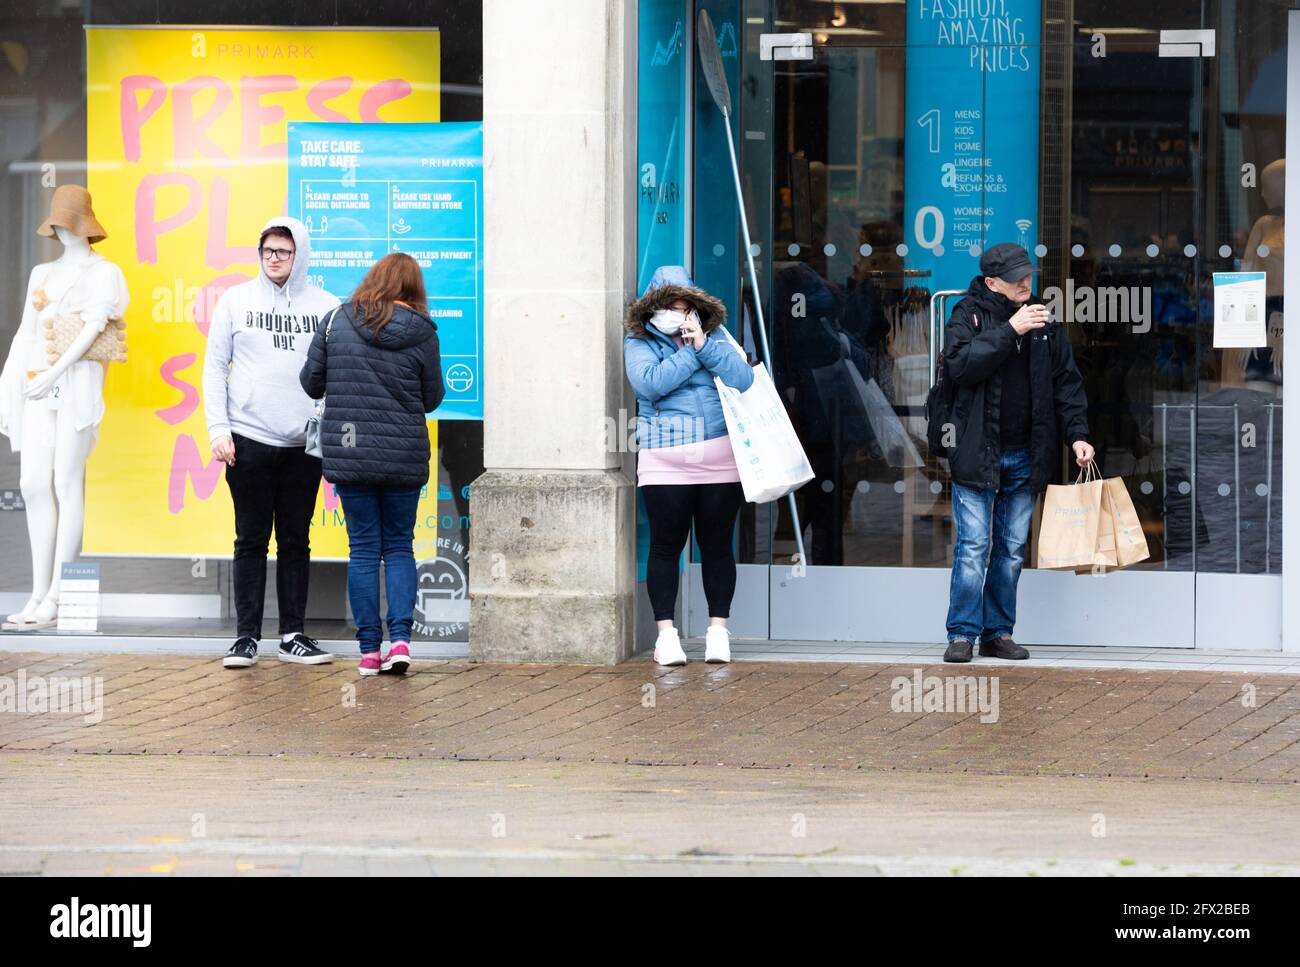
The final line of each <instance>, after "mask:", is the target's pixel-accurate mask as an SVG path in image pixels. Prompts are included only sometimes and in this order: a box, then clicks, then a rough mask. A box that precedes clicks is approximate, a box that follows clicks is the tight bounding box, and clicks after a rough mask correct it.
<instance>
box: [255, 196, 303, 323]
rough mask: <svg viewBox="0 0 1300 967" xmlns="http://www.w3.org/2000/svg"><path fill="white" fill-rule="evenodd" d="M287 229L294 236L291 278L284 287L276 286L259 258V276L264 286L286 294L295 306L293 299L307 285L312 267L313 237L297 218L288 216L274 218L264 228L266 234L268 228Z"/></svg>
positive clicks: (290, 302)
mask: <svg viewBox="0 0 1300 967" xmlns="http://www.w3.org/2000/svg"><path fill="white" fill-rule="evenodd" d="M275 227H280V228H287V229H288V230H289V233H290V234H291V235H293V245H294V249H295V252H294V256H293V268H292V269H290V271H289V278H287V279H286V280H285V282H284V287H283V288H281V287H280V286H278V285H276V284H275V283H274V282H272V281H271V279H270V278H269V277H268V276H267V274H266V263H265V262H263V261H262V259H261V256H260V255H259V256H258V262H257V275H258V278H260V279H261V280H262V283H263V284H264V285H268V286H270V287H271V288H272V289H274V290H275V291H276V292H284V293H285V294H286V295H288V297H289V304H290V305H293V297H294V296H295V295H296V294H298V293H299V292H301V291H302V289H303V287H304V286H306V285H307V269H308V267H309V266H310V265H311V235H310V234H309V233H308V232H307V226H306V225H304V224H303V223H302V222H300V221H298V219H296V218H290V217H289V216H288V215H281V216H279V217H277V218H272V219H271V220H270V221H268V222H267V223H266V224H265V225H263V226H262V231H263V232H265V231H266V230H267V229H268V228H275Z"/></svg>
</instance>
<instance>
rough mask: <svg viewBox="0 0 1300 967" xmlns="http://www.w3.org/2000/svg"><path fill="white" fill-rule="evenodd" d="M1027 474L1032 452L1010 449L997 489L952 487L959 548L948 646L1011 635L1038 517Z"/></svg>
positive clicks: (954, 559) (955, 552)
mask: <svg viewBox="0 0 1300 967" xmlns="http://www.w3.org/2000/svg"><path fill="white" fill-rule="evenodd" d="M1029 474H1030V458H1029V451H1028V450H1009V451H1007V452H1006V453H1003V454H1002V466H1001V474H1000V479H999V483H998V488H997V489H996V490H981V489H979V488H977V487H966V486H963V485H962V484H959V483H955V482H954V483H953V485H952V519H953V522H954V524H955V526H956V528H957V546H956V548H955V549H954V550H953V555H952V584H951V586H950V587H949V590H948V640H949V641H950V642H951V641H954V640H956V639H957V638H965V639H967V640H968V641H970V642H971V643H972V644H974V643H976V642H977V641H979V640H980V639H983V640H984V641H992V640H994V639H996V638H1000V637H1002V636H1004V635H1006V636H1009V635H1010V634H1011V629H1012V628H1013V627H1014V625H1015V623H1016V585H1017V584H1019V583H1020V569H1021V568H1022V567H1023V566H1024V563H1025V543H1026V542H1027V541H1028V540H1029V521H1030V519H1031V518H1032V517H1033V515H1034V494H1033V492H1032V491H1031V490H1030V489H1029ZM990 552H991V556H990Z"/></svg>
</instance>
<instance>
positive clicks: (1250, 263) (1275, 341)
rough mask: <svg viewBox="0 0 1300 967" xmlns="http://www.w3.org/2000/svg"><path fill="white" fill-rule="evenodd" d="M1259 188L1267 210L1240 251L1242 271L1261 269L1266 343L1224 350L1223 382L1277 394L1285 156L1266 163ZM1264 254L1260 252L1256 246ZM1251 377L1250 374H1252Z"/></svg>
mask: <svg viewBox="0 0 1300 967" xmlns="http://www.w3.org/2000/svg"><path fill="white" fill-rule="evenodd" d="M1259 187H1260V192H1261V193H1262V195H1263V196H1264V204H1266V205H1268V210H1267V211H1265V212H1264V214H1263V215H1260V216H1259V218H1258V219H1256V220H1255V224H1254V225H1253V226H1252V227H1251V230H1250V238H1249V239H1248V240H1247V241H1246V251H1245V253H1244V254H1243V255H1242V259H1241V269H1242V271H1243V272H1263V273H1264V295H1265V303H1264V308H1265V317H1266V326H1267V328H1266V332H1267V338H1268V344H1267V346H1266V347H1264V348H1260V349H1237V350H1232V351H1231V352H1230V353H1228V354H1225V361H1226V363H1227V365H1225V367H1224V368H1225V373H1224V384H1225V385H1235V384H1246V385H1251V386H1252V388H1256V389H1259V390H1260V391H1261V392H1267V393H1268V394H1269V395H1271V396H1280V395H1281V386H1280V381H1281V376H1282V289H1283V269H1284V255H1285V253H1284V250H1283V244H1284V241H1285V237H1286V213H1285V210H1284V207H1283V206H1284V203H1285V199H1286V159H1285V158H1279V159H1278V160H1277V161H1274V162H1273V163H1272V164H1270V165H1267V166H1266V167H1265V168H1264V170H1263V171H1261V172H1260V175H1259ZM1261 245H1262V246H1264V247H1265V248H1266V249H1267V251H1268V254H1267V255H1260V254H1259V249H1260V246H1261ZM1252 377H1253V378H1252Z"/></svg>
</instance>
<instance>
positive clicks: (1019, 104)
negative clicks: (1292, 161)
mask: <svg viewBox="0 0 1300 967" xmlns="http://www.w3.org/2000/svg"><path fill="white" fill-rule="evenodd" d="M742 6H743V15H744V19H745V22H746V23H748V24H749V25H750V26H749V27H747V28H746V29H749V30H758V29H759V28H758V26H757V24H758V23H764V24H766V26H763V27H762V28H761V29H762V30H763V31H764V32H772V33H778V34H779V33H780V31H786V32H787V39H783V38H781V37H777V38H776V39H775V40H771V41H769V42H768V44H767V45H766V46H767V47H768V48H769V50H770V49H772V48H775V49H777V50H780V49H781V48H783V47H787V48H789V51H788V56H789V59H779V58H781V56H782V55H781V54H779V53H778V54H777V56H776V57H775V58H773V59H767V60H764V59H761V56H760V50H761V49H762V47H763V45H761V44H755V43H746V44H744V45H743V48H742V52H741V57H740V63H739V66H738V71H739V75H740V77H739V84H738V87H739V88H740V90H741V91H742V92H743V93H742V94H741V95H740V100H741V111H740V118H739V123H738V125H737V128H736V130H735V135H736V139H737V143H738V144H739V145H741V155H742V161H741V164H742V169H743V173H742V181H743V183H744V185H745V187H746V190H747V192H748V193H749V199H748V201H749V204H750V208H749V219H750V224H751V226H752V227H753V229H754V243H755V245H756V246H757V248H756V252H757V258H756V261H757V264H758V273H759V284H760V287H761V289H762V291H761V292H760V293H759V297H760V298H761V299H762V300H763V303H764V307H765V309H766V313H765V314H766V318H767V319H768V323H769V338H770V341H771V345H772V353H773V359H772V360H771V361H770V365H771V369H772V371H773V374H774V377H775V379H776V382H777V384H778V387H779V388H780V390H781V392H782V393H783V395H785V397H786V399H787V400H788V401H789V403H790V411H791V415H792V418H793V419H794V421H795V423H796V428H797V429H798V431H799V433H800V436H801V439H802V440H803V443H804V446H805V448H806V450H807V452H808V455H809V457H810V460H811V462H812V464H813V467H814V469H815V471H816V473H817V477H816V479H815V480H814V481H813V482H812V483H810V484H808V485H806V486H805V487H804V488H802V490H801V491H800V492H799V494H798V498H797V502H798V508H799V517H800V525H801V527H802V531H803V537H804V542H805V545H806V548H807V552H808V562H807V564H806V565H805V566H800V565H799V564H798V563H792V557H793V555H794V553H795V541H794V529H793V524H792V521H791V519H790V515H789V513H788V511H787V508H786V507H785V505H784V504H781V505H779V506H778V505H769V506H766V507H760V508H757V509H756V510H755V509H752V508H751V509H750V510H749V516H748V518H747V519H746V520H744V521H742V539H741V549H742V556H741V560H742V561H743V562H744V563H743V564H742V566H741V580H740V588H739V590H738V607H736V608H733V615H736V616H738V617H734V618H733V625H734V627H735V631H736V633H737V634H739V635H752V636H756V637H767V638H771V639H778V640H815V641H893V642H937V641H941V640H942V639H943V638H944V623H945V614H946V609H947V601H948V582H949V575H950V570H949V568H950V564H951V559H952V544H953V527H952V518H951V482H950V478H949V476H948V472H947V467H946V463H945V462H942V461H938V460H936V459H934V458H933V457H931V456H930V455H929V454H928V452H927V447H926V445H925V442H924V436H925V421H924V417H923V404H924V400H925V395H926V391H927V390H928V388H929V384H930V378H931V377H930V373H931V372H932V351H933V349H934V347H935V345H936V343H935V340H936V338H939V339H941V336H938V337H936V332H941V328H942V324H943V322H944V321H945V320H946V317H947V312H948V311H950V309H951V307H952V305H953V304H954V301H955V300H956V299H958V298H960V293H961V291H963V290H965V289H966V288H967V287H968V285H970V284H971V281H972V279H973V277H975V276H976V274H977V271H978V257H977V256H978V252H979V251H980V250H981V248H982V247H987V246H988V245H992V244H995V243H997V242H1003V241H1011V242H1018V243H1019V244H1022V245H1024V246H1025V247H1026V248H1028V249H1029V250H1030V251H1031V254H1033V256H1034V258H1035V261H1036V263H1037V264H1038V265H1039V267H1040V269H1041V274H1040V282H1039V283H1038V284H1037V286H1036V291H1037V292H1039V293H1040V294H1041V295H1043V296H1044V298H1045V299H1048V300H1049V301H1052V298H1053V296H1052V293H1053V292H1054V299H1055V302H1054V303H1053V305H1054V308H1055V309H1056V310H1057V314H1058V318H1060V319H1061V320H1062V322H1065V323H1066V324H1067V325H1066V329H1067V331H1068V332H1069V336H1070V338H1071V341H1072V343H1073V345H1074V351H1075V355H1076V358H1077V360H1078V363H1079V366H1080V369H1081V371H1082V372H1083V374H1084V378H1085V383H1086V388H1087V393H1088V397H1089V401H1090V421H1091V425H1092V436H1093V440H1092V442H1093V443H1094V445H1095V446H1096V447H1097V451H1098V459H1099V462H1100V466H1101V468H1102V470H1103V472H1104V474H1105V475H1106V476H1108V477H1115V476H1118V477H1121V478H1122V479H1123V480H1124V482H1125V485H1126V487H1127V488H1128V491H1129V493H1130V494H1131V495H1132V498H1133V501H1134V503H1135V506H1136V508H1137V511H1138V514H1139V516H1140V518H1141V520H1142V522H1143V527H1144V530H1145V532H1146V537H1147V541H1148V545H1149V547H1150V549H1151V557H1150V558H1149V559H1148V560H1147V561H1145V562H1143V563H1141V564H1139V565H1136V566H1133V567H1131V568H1127V569H1124V570H1122V571H1116V572H1112V573H1106V574H1101V575H1096V576H1093V575H1083V576H1078V575H1075V574H1073V573H1070V572H1065V573H1062V572H1055V571H1047V570H1038V569H1036V568H1034V567H1033V566H1032V564H1033V561H1034V559H1035V556H1036V548H1037V545H1036V538H1037V534H1038V514H1036V515H1035V521H1034V527H1033V531H1032V534H1031V543H1030V547H1029V553H1028V557H1027V567H1026V569H1025V571H1024V574H1023V577H1022V580H1021V584H1020V595H1019V614H1018V621H1017V629H1016V637H1017V639H1019V640H1022V641H1024V642H1025V643H1027V644H1054V645H1056V644H1059V645H1114V646H1129V647H1143V648H1150V647H1169V648H1191V647H1198V646H1199V647H1202V648H1222V647H1246V646H1247V645H1246V644H1245V642H1250V644H1249V647H1256V648H1258V647H1264V648H1270V647H1280V646H1281V644H1280V642H1281V632H1280V620H1281V579H1280V570H1281V499H1280V497H1281V453H1282V448H1281V441H1282V434H1281V405H1280V404H1281V395H1280V319H1281V315H1280V313H1281V294H1280V278H1279V280H1278V282H1279V287H1278V289H1277V292H1276V293H1275V294H1270V296H1269V305H1268V311H1269V312H1270V313H1274V312H1276V313H1277V315H1276V316H1275V317H1274V318H1275V319H1276V321H1277V324H1278V325H1277V327H1276V328H1277V330H1278V331H1277V332H1276V333H1275V334H1274V335H1273V336H1271V337H1270V340H1271V346H1272V348H1267V347H1266V348H1264V349H1262V350H1257V349H1254V350H1239V351H1235V352H1233V351H1224V350H1216V349H1215V347H1214V332H1213V325H1214V316H1213V308H1212V302H1213V290H1212V281H1211V280H1212V274H1213V273H1214V272H1223V271H1242V270H1250V269H1252V268H1253V267H1255V265H1256V263H1259V262H1260V260H1261V256H1259V255H1258V251H1257V249H1258V246H1257V245H1256V250H1252V251H1251V252H1246V251H1245V243H1246V241H1247V238H1246V236H1247V235H1249V229H1250V227H1251V222H1252V220H1253V217H1254V216H1253V215H1252V212H1251V211H1249V210H1247V209H1246V208H1244V207H1243V208H1242V209H1240V210H1238V209H1237V208H1234V207H1231V206H1228V205H1226V204H1225V203H1224V199H1223V197H1222V196H1223V184H1222V182H1220V183H1218V184H1216V183H1214V178H1215V177H1216V175H1215V171H1216V170H1217V169H1216V168H1215V165H1217V164H1219V163H1221V162H1220V158H1219V156H1220V155H1221V154H1222V152H1223V139H1222V136H1221V134H1220V132H1219V127H1218V122H1217V118H1218V110H1219V109H1220V107H1219V106H1218V105H1215V106H1213V107H1212V106H1210V105H1208V104H1207V103H1206V97H1205V94H1204V92H1205V91H1206V90H1207V83H1206V82H1207V78H1206V75H1205V72H1206V71H1208V70H1211V69H1212V68H1211V61H1209V60H1206V59H1202V58H1194V57H1188V58H1169V57H1164V56H1161V53H1160V45H1159V41H1158V32H1156V33H1154V34H1152V35H1151V36H1146V35H1143V34H1133V35H1124V37H1123V38H1122V39H1118V40H1117V41H1116V42H1114V43H1112V45H1111V48H1110V50H1109V51H1108V52H1107V53H1108V56H1107V59H1106V62H1105V65H1104V69H1101V68H1099V66H1098V65H1097V64H1096V63H1094V62H1091V61H1090V60H1089V59H1087V58H1082V59H1081V58H1080V56H1079V52H1078V51H1079V48H1078V46H1077V45H1074V44H1073V43H1072V38H1070V37H1069V36H1068V35H1062V36H1061V37H1059V38H1053V37H1051V36H1049V35H1047V34H1046V33H1045V31H1044V30H1043V27H1042V25H1041V21H1040V22H1033V23H1030V25H1029V26H1028V27H1027V28H1026V30H1027V31H1028V34H1027V35H1025V34H1021V35H1017V36H1015V37H1008V38H1007V40H1008V41H1009V43H1004V44H1001V45H998V46H991V47H988V48H986V49H983V48H982V49H974V50H973V49H972V48H971V47H969V46H961V45H956V46H952V45H945V44H943V43H939V42H935V43H929V42H927V41H926V36H927V34H926V33H925V31H926V30H927V29H933V28H932V27H929V26H927V25H925V24H913V23H912V22H911V21H909V22H908V24H907V30H906V36H907V43H906V44H892V45H883V44H882V45H874V44H873V43H871V42H870V41H869V38H867V41H866V42H864V39H863V37H862V36H854V35H848V36H845V35H844V34H835V33H833V32H832V33H822V34H818V33H817V32H816V31H809V32H808V34H806V35H805V36H806V38H807V39H808V40H809V41H811V43H810V50H809V51H808V54H810V55H811V56H807V54H805V53H803V52H801V48H804V47H805V45H804V44H803V43H802V42H801V41H802V39H801V38H789V37H788V33H789V32H790V31H797V27H798V23H797V22H793V21H792V20H791V17H790V15H789V13H788V12H787V13H786V14H785V17H784V19H785V23H786V24H787V25H786V26H780V27H779V28H778V27H777V26H776V21H777V19H779V17H778V15H779V14H780V13H781V11H778V10H776V9H775V8H776V7H781V8H782V10H786V11H788V10H789V9H791V8H798V7H799V6H800V5H799V4H790V3H786V4H777V3H771V2H753V3H745V4H743V5H742ZM820 6H824V5H819V4H804V5H803V8H806V9H807V10H809V11H811V13H817V12H818V11H817V8H818V7H820ZM912 7H913V5H911V4H908V5H907V8H912ZM1032 8H1033V9H1034V10H1039V5H1038V4H1033V5H1032ZM811 13H810V15H811ZM898 15H899V16H900V17H914V16H915V11H914V10H906V11H905V10H903V9H902V8H901V5H900V9H899V11H898ZM1036 16H1039V15H1036ZM791 23H793V25H792V26H791V25H789V24H791ZM861 33H862V34H869V33H870V31H862V32H861ZM1149 33H1150V32H1149ZM1010 41H1014V42H1013V43H1012V42H1010ZM805 49H806V48H805ZM805 57H806V58H807V59H804V58H805ZM1121 92H1122V95H1121ZM1280 120H1281V119H1279V121H1280ZM1207 125H1208V127H1207ZM1261 130H1262V129H1261ZM1258 137H1259V138H1260V142H1259V143H1260V145H1261V149H1262V150H1265V151H1267V150H1271V149H1269V148H1264V147H1263V146H1264V144H1265V143H1266V141H1267V139H1266V138H1265V136H1264V135H1262V134H1260V135H1258ZM1277 148H1278V153H1277V155H1276V156H1279V157H1280V149H1281V144H1280V143H1279V144H1278V145H1277ZM1267 160H1272V158H1271V157H1270V158H1269V159H1267ZM1262 210H1263V208H1262V206H1261V212H1262ZM1225 253H1226V254H1225ZM1264 270H1267V266H1266V265H1265V266H1264ZM747 297H748V293H747ZM751 321H752V320H751V316H750V314H746V317H745V320H744V324H745V325H746V326H748V325H750V323H751ZM746 343H747V344H748V345H753V343H754V340H753V338H752V334H748V338H747V339H746ZM849 366H852V367H854V369H855V370H856V372H855V373H852V374H850V373H849V371H848V367H849ZM1244 436H1249V437H1250V440H1251V445H1250V446H1249V447H1243V446H1242V445H1241V441H1242V440H1243V437H1244ZM1070 473H1071V471H1070V467H1069V466H1068V465H1067V461H1066V454H1065V451H1064V448H1063V449H1062V466H1061V476H1062V478H1064V477H1065V476H1066V475H1067V474H1070ZM1039 513H1041V503H1040V508H1039ZM747 541H748V543H747ZM695 570H698V568H696V569H695ZM694 578H695V580H694V581H693V582H692V584H694V585H695V587H694V588H693V589H692V590H693V591H695V592H698V591H699V585H698V574H695V575H694ZM688 602H689V607H690V611H691V621H690V624H691V628H692V631H693V633H702V628H703V623H704V621H703V615H702V614H701V613H699V612H700V611H702V609H697V608H696V607H695V605H696V604H697V603H698V604H702V595H700V594H699V593H690V594H688ZM1225 602H1232V604H1231V607H1228V606H1227V605H1226V604H1225ZM746 625H748V627H746ZM697 626H698V628H699V631H698V632H696V627H697Z"/></svg>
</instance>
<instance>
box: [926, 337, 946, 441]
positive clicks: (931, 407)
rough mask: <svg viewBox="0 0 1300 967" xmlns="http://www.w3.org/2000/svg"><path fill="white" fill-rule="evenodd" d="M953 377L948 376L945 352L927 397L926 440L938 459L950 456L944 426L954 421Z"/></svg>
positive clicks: (941, 355)
mask: <svg viewBox="0 0 1300 967" xmlns="http://www.w3.org/2000/svg"><path fill="white" fill-rule="evenodd" d="M952 399H953V390H952V379H951V378H950V377H949V376H948V366H947V364H946V363H945V362H944V359H943V353H940V354H939V361H938V363H936V364H935V367H934V385H933V386H931V387H930V392H929V393H927V394H926V397H925V418H926V420H928V421H929V422H928V424H927V425H926V428H925V440H926V443H928V444H929V445H930V456H932V457H934V458H935V459H938V458H940V457H946V456H948V448H947V447H945V446H944V445H943V438H944V435H945V434H944V428H945V427H946V426H947V425H948V424H949V423H951V422H952Z"/></svg>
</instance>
